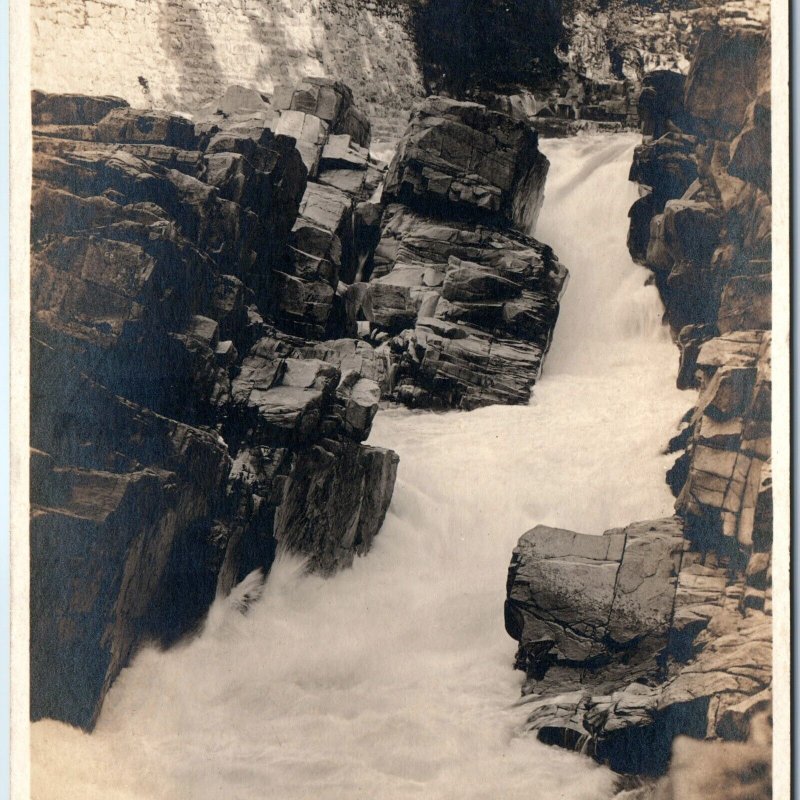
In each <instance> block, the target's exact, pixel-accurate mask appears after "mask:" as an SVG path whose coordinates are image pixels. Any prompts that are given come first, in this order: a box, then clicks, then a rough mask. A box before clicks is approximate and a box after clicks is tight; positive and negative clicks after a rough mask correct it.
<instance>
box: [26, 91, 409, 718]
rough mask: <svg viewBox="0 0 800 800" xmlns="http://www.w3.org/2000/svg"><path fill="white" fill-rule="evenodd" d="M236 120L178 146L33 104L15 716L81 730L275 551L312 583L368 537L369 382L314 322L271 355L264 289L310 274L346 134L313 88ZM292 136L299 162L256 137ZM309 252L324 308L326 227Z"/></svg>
mask: <svg viewBox="0 0 800 800" xmlns="http://www.w3.org/2000/svg"><path fill="white" fill-rule="evenodd" d="M295 94H298V96H299V97H300V98H301V99H302V101H303V102H304V103H305V107H306V109H307V112H301V111H299V110H297V109H295V108H294V106H295V105H297V103H299V102H300V101H299V100H297V101H296V98H295ZM234 100H235V101H236V102H237V103H238V104H239V106H240V108H239V113H233V111H232V110H231V107H230V106H231V104H232V103H234ZM259 102H260V103H261V104H262V105H265V103H264V101H263V99H262V98H261V97H260V95H258V94H257V93H248V92H247V91H245V90H241V89H237V90H234V91H233V92H232V93H228V94H227V95H226V96H225V97H224V98H223V99H222V101H221V102H220V105H226V107H227V108H228V112H229V113H228V114H227V115H226V114H223V113H212V114H210V115H209V118H208V119H207V120H205V121H203V122H199V123H198V124H197V125H196V126H195V125H194V124H193V123H191V122H189V121H187V120H186V119H185V118H183V117H179V116H174V115H171V114H169V113H166V112H163V111H152V110H135V109H132V108H131V107H130V106H128V105H127V103H126V102H125V101H124V100H121V99H119V98H113V97H87V96H83V95H78V96H76V95H68V96H65V95H50V94H44V93H41V92H36V93H34V96H33V121H34V159H33V161H34V168H33V196H32V214H31V335H32V349H31V352H32V365H31V405H32V418H31V431H32V434H31V437H32V440H31V445H32V447H33V448H34V449H33V452H32V460H31V504H32V519H31V531H30V543H31V620H32V625H31V716H32V718H33V719H38V718H40V717H54V718H57V719H61V720H65V721H68V722H71V723H73V724H76V725H79V726H81V727H84V728H91V727H92V726H93V725H94V722H95V721H96V719H97V716H98V714H99V711H100V707H101V704H102V701H103V697H104V695H105V693H106V691H107V690H108V688H109V686H110V685H111V683H112V681H113V680H114V678H115V677H116V675H117V674H118V673H119V671H120V670H121V669H122V668H123V667H124V666H125V664H126V663H127V661H128V660H129V658H130V657H131V655H132V654H133V653H134V652H135V650H136V648H137V646H138V645H139V644H140V643H141V642H142V641H147V640H151V639H152V640H156V641H160V642H162V643H164V644H169V643H171V642H173V641H174V640H175V639H177V638H178V637H180V636H181V635H183V634H185V633H187V632H188V631H191V630H192V629H193V627H194V626H195V625H196V624H197V623H198V622H199V621H200V619H201V618H202V616H203V615H204V614H205V612H206V610H207V609H208V606H209V605H210V603H211V602H212V600H213V599H214V597H215V596H216V595H217V594H223V595H224V594H226V593H227V592H228V591H229V590H230V588H231V587H232V586H233V584H234V583H236V582H238V581H240V580H242V578H244V577H245V575H247V574H248V573H249V572H250V571H251V570H254V569H261V570H264V571H266V570H268V569H269V567H270V565H271V563H272V560H273V558H274V556H275V552H276V549H277V548H278V547H279V546H282V547H286V548H288V549H289V550H291V551H293V552H297V553H300V554H302V555H305V556H306V557H307V559H308V563H309V567H310V568H311V569H314V570H316V571H318V572H321V573H323V574H329V573H331V572H333V571H334V570H336V569H338V568H341V567H343V566H347V565H348V564H350V563H351V562H352V560H353V558H354V557H356V556H357V555H362V554H364V553H366V552H367V550H368V549H369V547H370V544H371V542H372V540H373V538H374V537H375V535H376V534H377V533H378V531H379V529H380V527H381V524H382V522H383V518H384V515H385V513H386V510H387V507H388V505H389V501H390V498H391V495H392V490H393V487H394V479H395V474H396V470H397V463H398V458H397V456H396V454H395V453H393V452H391V451H386V450H382V449H380V448H374V447H366V446H364V445H362V444H361V442H362V441H363V440H364V439H366V437H367V436H368V434H369V430H370V427H371V424H372V420H373V418H374V416H375V413H376V411H377V408H378V401H379V399H380V396H381V387H380V385H379V383H378V381H379V380H383V376H382V370H381V369H380V366H379V365H378V363H377V359H376V358H375V357H374V356H372V348H371V347H369V346H368V345H365V344H363V343H360V342H358V341H356V340H353V339H342V340H338V341H337V340H334V341H331V342H329V343H326V344H325V346H324V347H319V348H317V347H316V345H317V344H318V342H317V339H321V338H324V334H325V325H324V324H323V325H321V326H320V327H319V328H315V327H314V326H310V329H309V331H306V333H308V338H303V337H299V336H296V335H292V333H291V331H292V325H291V324H290V320H289V319H288V316H287V315H288V314H289V312H293V313H294V314H296V315H300V316H302V315H305V316H306V317H307V318H308V319H311V317H312V315H311V314H310V313H309V312H308V310H307V309H306V308H305V306H303V305H302V304H301V305H300V306H299V307H298V306H296V305H294V304H293V302H294V301H292V299H291V297H292V295H291V293H290V292H289V291H288V290H287V289H286V281H288V280H290V279H293V280H297V281H300V278H295V277H294V276H295V275H296V273H297V271H298V270H300V269H301V268H302V267H304V266H307V264H308V262H309V261H310V260H313V253H310V252H307V251H308V250H309V248H305V250H302V249H301V241H300V240H301V239H302V236H303V234H302V231H303V230H304V226H307V225H308V224H309V223H308V219H309V218H310V217H311V218H312V221H313V217H312V215H311V212H310V211H309V209H308V207H307V206H308V204H307V202H306V203H305V205H304V198H305V197H306V196H307V194H308V192H309V190H310V188H311V187H314V186H322V184H316V183H309V182H308V175H309V173H310V172H311V174H313V175H314V176H315V178H318V179H320V180H322V179H324V176H325V175H326V174H327V172H326V164H327V163H328V162H326V159H325V157H324V156H323V151H325V149H326V147H328V146H329V145H330V146H334V145H333V144H331V143H335V153H336V157H337V158H338V159H340V160H341V159H342V158H343V159H345V161H346V160H347V158H352V159H354V160H355V163H353V164H351V165H350V166H351V167H352V169H351V171H352V172H354V173H355V176H354V177H352V178H351V179H349V180H346V181H345V183H346V184H347V186H349V187H352V186H358V178H362V179H363V177H364V175H365V174H366V172H367V171H368V170H367V166H368V165H367V162H366V159H365V157H364V156H363V152H364V151H363V148H361V147H360V146H359V145H356V144H351V143H352V142H353V139H358V140H359V141H366V143H368V137H369V122H368V121H367V120H366V117H365V116H364V115H363V114H362V113H361V112H360V111H359V110H358V109H357V108H356V107H355V106H354V105H353V102H352V93H351V92H350V90H349V88H348V87H346V86H345V85H343V84H339V83H337V82H334V81H329V80H316V81H312V82H310V83H309V82H306V83H302V84H301V85H300V86H299V87H298V89H297V93H290V94H289V96H288V97H286V98H285V101H284V102H283V103H281V102H280V101H279V102H277V103H276V110H275V112H274V113H273V115H271V116H270V117H269V119H266V118H265V117H264V116H263V109H260V108H259V105H258V104H259ZM312 106H313V107H312ZM312 124H314V125H316V130H318V131H319V133H320V139H319V141H318V142H316V141H315V142H313V143H312V142H308V143H307V144H308V145H309V146H308V147H306V148H304V149H303V150H299V149H298V148H297V147H296V146H295V144H296V142H295V139H294V138H290V137H289V136H286V135H284V134H283V133H276V132H275V131H277V130H280V129H281V128H287V129H291V132H293V133H296V131H295V129H294V128H296V127H297V126H298V125H299V126H301V127H302V126H304V125H309V126H310V125H312ZM270 126H271V127H270ZM292 126H294V128H293V127H292ZM273 129H274V130H273ZM348 131H349V133H348ZM337 137H338V138H337ZM304 159H305V160H306V161H309V162H310V163H311V164H312V168H311V169H309V167H306V165H305V164H304ZM334 160H335V159H334ZM335 165H336V166H337V170H336V171H337V172H339V173H341V172H342V166H343V165H342V164H341V163H338V162H337V163H336V164H335ZM344 171H347V170H344ZM340 177H341V176H340ZM331 191H337V192H339V195H337V196H340V199H341V201H342V205H343V206H344V207H345V208H346V209H348V214H349V213H351V211H352V207H353V206H354V204H355V200H354V199H353V197H351V196H350V195H348V194H346V193H345V192H342V191H339V190H333V189H331ZM354 192H355V194H358V192H357V190H354ZM348 219H349V217H348ZM342 235H343V236H345V235H350V229H349V228H347V229H346V230H345V231H344V232H342ZM315 241H316V242H317V243H318V244H319V246H320V247H321V248H326V249H325V252H326V253H328V254H329V255H330V260H329V261H328V262H327V264H328V268H327V269H325V270H320V271H319V274H315V275H314V277H313V279H309V280H308V284H309V285H310V286H312V287H317V288H318V287H327V289H328V295H329V296H330V297H332V296H333V295H334V290H333V289H332V288H331V284H333V285H334V286H335V285H336V284H337V281H338V271H339V269H340V268H341V266H342V265H341V263H340V262H341V258H340V256H341V252H342V245H341V241H340V240H339V239H338V238H337V229H336V226H334V228H333V229H328V230H325V229H318V236H317V237H316V239H315ZM337 259H339V260H337ZM319 290H320V291H321V289H319ZM328 310H329V307H328ZM276 324H277V327H276ZM315 333H316V334H317V336H316V339H315V338H314V335H313V334H315ZM364 350H368V351H370V352H369V356H372V357H369V356H367V355H365V354H364ZM321 521H324V522H325V525H323V524H321Z"/></svg>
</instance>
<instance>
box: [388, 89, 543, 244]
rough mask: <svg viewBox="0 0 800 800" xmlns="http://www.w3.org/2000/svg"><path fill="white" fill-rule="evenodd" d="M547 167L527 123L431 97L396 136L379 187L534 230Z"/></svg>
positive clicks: (402, 196)
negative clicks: (396, 143)
mask: <svg viewBox="0 0 800 800" xmlns="http://www.w3.org/2000/svg"><path fill="white" fill-rule="evenodd" d="M547 165H548V162H547V159H546V158H545V157H544V156H543V155H542V154H541V153H539V151H538V147H537V134H536V131H535V130H534V129H533V128H532V127H531V126H530V125H529V124H527V123H524V122H518V121H514V120H513V119H512V118H511V117H508V116H506V115H504V114H498V113H496V112H493V111H488V110H487V109H486V108H485V107H484V106H481V105H479V104H477V103H464V102H458V101H455V100H450V99H448V98H444V97H429V98H427V99H426V100H424V101H422V103H420V105H419V106H418V107H417V109H416V111H415V112H414V115H413V117H412V119H411V123H410V126H409V128H408V130H407V131H406V134H405V135H404V137H403V139H402V140H401V141H400V145H399V146H398V150H397V154H396V155H395V157H394V160H393V161H392V164H391V165H390V167H389V172H388V174H387V176H386V184H385V187H384V193H385V195H386V196H387V197H390V198H393V199H399V200H401V201H402V202H409V203H427V204H430V205H431V206H432V207H433V208H436V207H441V206H454V207H456V208H461V209H464V210H469V211H471V212H474V213H478V214H481V215H484V216H487V215H488V216H491V215H503V216H505V217H506V218H508V219H512V220H514V222H516V224H517V225H520V226H521V225H523V224H527V225H528V226H529V227H530V228H533V226H534V225H535V222H536V217H537V216H538V212H539V208H540V207H541V203H542V198H543V189H544V180H545V176H546V174H547Z"/></svg>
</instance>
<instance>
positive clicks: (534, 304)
mask: <svg viewBox="0 0 800 800" xmlns="http://www.w3.org/2000/svg"><path fill="white" fill-rule="evenodd" d="M373 264H374V271H373V273H372V280H371V281H370V282H369V283H368V284H367V285H366V287H365V288H363V289H361V290H359V292H358V294H357V295H354V297H353V300H354V302H353V310H352V313H353V314H354V315H355V316H356V317H357V318H358V317H359V316H360V317H363V318H364V319H366V320H368V321H370V323H371V326H372V329H373V335H374V334H375V333H380V332H382V331H385V332H387V333H390V334H399V335H398V336H396V337H395V338H394V339H392V340H391V341H390V343H389V351H390V353H391V354H392V360H393V361H394V362H395V363H396V368H395V379H394V396H395V397H396V398H397V399H399V400H401V401H402V402H405V403H408V404H411V405H418V406H430V405H434V406H435V405H444V406H461V407H463V408H474V407H476V406H480V405H487V404H490V403H496V402H504V403H509V402H510V403H518V402H525V401H527V399H528V397H529V396H530V388H531V386H532V385H533V383H534V381H535V380H536V378H537V377H538V375H539V370H540V368H541V364H542V361H543V358H544V355H545V354H546V352H547V349H548V347H549V343H550V337H551V335H552V330H553V327H554V326H555V322H556V319H557V317H558V301H559V299H560V296H561V293H562V292H563V289H564V285H565V283H566V278H567V272H566V269H564V267H563V266H562V265H561V264H560V263H559V262H558V261H557V260H556V258H555V256H554V255H553V253H552V251H551V250H550V248H548V247H547V246H546V245H542V244H541V243H539V242H537V241H535V240H534V239H530V238H528V237H526V236H523V235H521V234H519V233H516V232H514V231H512V230H496V229H494V228H492V227H485V226H482V225H481V226H474V225H471V224H469V223H467V222H463V221H456V220H453V221H448V220H442V219H429V218H426V217H424V216H423V215H421V214H420V213H419V212H417V211H412V210H410V209H408V208H407V207H405V206H401V205H397V204H392V205H390V206H389V207H388V208H387V209H386V212H385V213H384V227H383V234H382V236H381V240H380V243H379V244H378V248H377V250H376V252H375V255H374V258H373ZM353 288H354V289H355V287H353Z"/></svg>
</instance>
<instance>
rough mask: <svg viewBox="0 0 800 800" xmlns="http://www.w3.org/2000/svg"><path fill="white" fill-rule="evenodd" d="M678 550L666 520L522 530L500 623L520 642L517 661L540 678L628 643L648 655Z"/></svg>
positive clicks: (658, 633)
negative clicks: (594, 532) (597, 531)
mask: <svg viewBox="0 0 800 800" xmlns="http://www.w3.org/2000/svg"><path fill="white" fill-rule="evenodd" d="M682 550H683V536H682V532H681V525H680V521H679V520H677V519H674V518H673V519H667V520H656V521H650V522H642V523H635V524H633V525H630V526H628V527H627V528H625V529H622V530H616V531H607V532H606V533H605V534H604V535H603V536H588V535H584V534H578V533H573V532H571V531H563V530H558V529H555V528H547V527H545V526H539V527H537V528H534V529H533V530H531V531H529V532H528V533H526V534H525V535H524V536H523V537H522V538H521V539H520V542H519V544H518V545H517V548H516V549H515V550H514V554H513V556H512V561H511V566H510V567H509V575H508V584H507V598H508V599H507V601H506V629H507V630H508V632H509V634H510V635H511V636H512V637H513V638H515V639H517V640H518V641H519V642H520V647H519V652H518V655H517V663H518V665H520V666H522V667H523V668H525V669H526V670H527V671H528V673H529V675H539V676H540V677H541V676H542V675H543V674H544V673H545V672H546V670H547V668H548V667H549V666H550V665H552V664H555V663H557V662H559V661H562V662H568V663H573V664H587V665H591V664H593V663H603V662H607V661H609V660H610V659H611V658H612V657H613V653H614V652H615V650H616V651H618V650H619V649H620V648H625V647H629V646H631V645H632V644H633V645H636V646H637V647H638V648H639V649H640V650H641V651H644V650H647V649H649V650H650V652H651V654H652V652H655V651H657V650H659V649H660V648H662V647H663V646H664V645H665V643H666V640H667V636H668V634H669V625H670V621H671V617H672V608H673V601H674V596H675V589H676V584H677V580H676V578H677V574H678V571H679V568H680V555H681V552H682ZM645 638H652V639H653V640H654V642H653V643H650V644H648V645H645V644H643V642H642V640H643V639H645Z"/></svg>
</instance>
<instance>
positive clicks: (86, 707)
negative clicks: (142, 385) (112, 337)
mask: <svg viewBox="0 0 800 800" xmlns="http://www.w3.org/2000/svg"><path fill="white" fill-rule="evenodd" d="M59 362H60V363H59ZM34 364H35V365H36V366H38V367H40V368H41V369H40V370H37V371H36V372H35V373H34V383H33V387H32V388H33V391H34V395H33V396H34V399H35V400H36V399H37V398H41V397H42V396H47V394H46V393H49V396H50V397H51V398H52V397H58V396H59V394H60V393H62V392H63V393H66V394H67V396H76V397H78V398H80V402H77V403H74V404H71V405H68V406H67V407H66V409H65V410H66V412H67V413H62V416H61V417H60V421H57V420H58V418H54V417H53V416H52V410H53V402H52V400H51V401H50V402H49V403H44V402H42V401H38V402H34V403H33V406H32V411H33V418H32V421H31V422H32V424H31V431H32V436H33V440H32V443H33V444H34V445H35V447H37V448H38V452H39V453H40V454H41V456H40V457H39V458H37V459H35V461H36V463H37V464H39V465H40V467H38V468H37V469H36V470H35V471H34V473H33V477H32V481H31V502H32V518H31V716H32V718H33V719H39V718H41V717H55V718H57V719H62V720H67V721H69V722H72V723H73V724H76V725H80V726H82V727H87V728H91V727H92V726H93V725H94V722H95V720H96V719H97V715H98V714H99V711H100V706H101V703H102V700H103V696H104V695H105V692H106V691H107V690H108V688H109V686H110V685H111V683H112V681H113V680H114V679H115V678H116V676H117V674H118V673H119V671H120V670H121V669H122V668H123V667H124V666H125V664H126V662H127V660H128V659H129V657H130V655H131V654H132V652H133V651H134V650H135V648H136V646H137V645H138V644H139V642H140V641H141V640H142V638H146V637H148V636H152V635H159V634H161V633H163V632H164V630H163V628H161V629H159V626H158V625H154V621H155V620H158V619H159V618H161V619H163V615H165V614H166V615H176V616H178V615H182V614H183V613H184V612H186V611H187V609H186V608H185V607H183V608H180V609H178V608H175V607H171V608H170V607H169V606H166V607H165V606H164V605H163V597H162V596H161V595H162V594H163V592H164V581H165V580H166V579H167V570H168V567H169V563H170V559H171V557H172V553H173V551H174V548H175V547H176V546H178V543H179V542H181V541H185V542H186V545H187V546H188V548H189V549H190V550H191V551H192V552H193V553H194V554H195V555H197V556H198V557H200V559H201V560H202V558H212V559H213V557H214V556H213V554H212V553H209V552H208V549H207V541H208V540H207V537H206V534H205V533H204V530H207V527H208V522H207V520H208V519H209V517H210V516H211V515H212V514H213V513H214V512H215V510H216V509H218V508H219V507H220V506H221V505H222V503H223V497H224V495H223V490H224V485H225V479H226V477H227V474H228V470H229V469H230V460H229V458H228V454H227V448H226V447H225V444H224V442H222V441H221V440H220V439H219V437H217V436H216V435H214V434H212V433H209V432H207V431H202V430H199V429H197V428H194V427H191V426H188V425H184V424H182V423H179V422H176V421H174V420H171V419H167V418H165V417H161V416H159V415H157V414H153V413H152V412H150V411H148V410H146V409H143V408H141V407H140V406H137V405H136V404H134V403H131V402H128V401H126V400H123V399H122V398H119V397H115V396H114V395H113V394H111V393H109V392H108V391H106V390H105V389H103V388H102V387H100V386H98V385H97V384H94V383H92V382H90V381H87V380H86V379H80V378H78V377H77V376H74V375H70V374H65V372H64V371H63V369H59V366H60V365H63V359H61V360H60V359H58V354H56V353H54V352H51V353H50V354H49V355H41V354H38V355H37V357H36V358H35V360H34ZM98 420H102V423H103V424H102V425H98ZM44 454H46V459H45V458H43V456H44ZM215 577H216V576H215V574H214V573H213V572H212V574H211V575H197V576H196V578H197V582H196V584H195V585H194V586H192V587H191V588H190V591H191V592H193V593H195V596H201V597H203V598H204V600H205V603H206V606H204V608H205V607H207V604H208V603H209V602H210V601H211V599H213V595H214V584H215ZM204 581H205V582H204ZM184 602H185V603H187V604H188V603H189V602H190V599H189V598H185V599H184Z"/></svg>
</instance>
